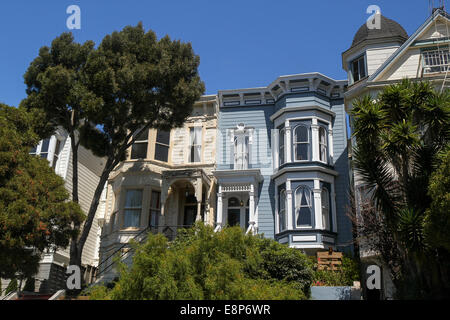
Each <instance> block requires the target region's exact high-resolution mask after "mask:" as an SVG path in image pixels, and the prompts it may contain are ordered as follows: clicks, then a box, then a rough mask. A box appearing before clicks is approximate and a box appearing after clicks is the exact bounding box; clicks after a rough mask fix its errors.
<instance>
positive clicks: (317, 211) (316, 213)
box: [313, 180, 323, 230]
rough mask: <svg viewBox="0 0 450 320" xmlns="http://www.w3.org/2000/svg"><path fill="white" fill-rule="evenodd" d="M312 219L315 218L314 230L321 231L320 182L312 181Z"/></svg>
mask: <svg viewBox="0 0 450 320" xmlns="http://www.w3.org/2000/svg"><path fill="white" fill-rule="evenodd" d="M313 193H314V217H315V220H314V221H315V225H316V226H315V229H319V230H322V229H323V224H322V201H321V193H322V190H321V189H320V181H319V180H314V189H313Z"/></svg>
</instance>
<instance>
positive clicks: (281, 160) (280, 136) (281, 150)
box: [278, 129, 285, 165]
mask: <svg viewBox="0 0 450 320" xmlns="http://www.w3.org/2000/svg"><path fill="white" fill-rule="evenodd" d="M284 138H285V129H281V130H280V135H279V141H280V142H279V144H280V148H279V151H278V155H279V157H280V165H282V164H283V163H284V161H285V159H284V149H285V146H284Z"/></svg>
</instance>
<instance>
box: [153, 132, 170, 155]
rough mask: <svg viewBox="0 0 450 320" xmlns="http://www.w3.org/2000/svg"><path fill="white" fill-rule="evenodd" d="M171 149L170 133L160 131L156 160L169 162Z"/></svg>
mask: <svg viewBox="0 0 450 320" xmlns="http://www.w3.org/2000/svg"><path fill="white" fill-rule="evenodd" d="M169 148H170V131H162V130H158V132H157V133H156V142H155V160H159V161H164V162H168V161H169Z"/></svg>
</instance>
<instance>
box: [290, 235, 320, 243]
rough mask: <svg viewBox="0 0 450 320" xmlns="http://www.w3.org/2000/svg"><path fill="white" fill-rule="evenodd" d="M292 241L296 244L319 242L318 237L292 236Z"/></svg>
mask: <svg viewBox="0 0 450 320" xmlns="http://www.w3.org/2000/svg"><path fill="white" fill-rule="evenodd" d="M292 241H295V242H302V241H305V242H310V241H317V236H292Z"/></svg>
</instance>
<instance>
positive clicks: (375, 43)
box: [342, 8, 450, 299]
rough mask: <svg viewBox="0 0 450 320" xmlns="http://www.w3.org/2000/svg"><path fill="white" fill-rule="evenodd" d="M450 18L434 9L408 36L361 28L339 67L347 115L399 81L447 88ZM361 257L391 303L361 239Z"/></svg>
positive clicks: (361, 188) (357, 184) (362, 193)
mask: <svg viewBox="0 0 450 320" xmlns="http://www.w3.org/2000/svg"><path fill="white" fill-rule="evenodd" d="M449 18H450V17H449V15H448V14H447V13H446V12H445V11H443V10H442V8H440V9H435V10H433V13H432V14H431V15H430V16H429V17H428V19H427V20H426V21H425V22H424V23H422V25H421V26H420V27H419V28H418V29H417V30H416V31H415V32H414V33H413V34H412V35H411V36H408V34H407V33H406V31H405V30H404V29H403V27H402V26H401V25H400V24H398V23H397V22H395V21H393V20H391V19H388V18H386V17H384V16H382V15H381V14H380V13H378V19H380V26H381V28H380V29H368V28H367V26H366V24H363V25H362V26H361V27H360V29H359V30H358V31H357V33H356V34H355V36H354V38H353V42H352V44H351V46H350V48H349V49H348V50H346V51H345V52H344V53H342V66H343V68H344V70H345V71H347V73H348V89H347V90H346V92H345V94H344V100H345V108H346V111H347V113H350V112H351V110H352V108H353V101H355V99H357V98H358V97H362V96H365V95H370V96H371V97H373V98H374V99H375V98H376V96H377V95H378V93H379V92H380V91H381V90H382V89H383V88H384V87H386V86H388V85H390V84H394V83H398V82H399V81H401V80H402V79H404V78H408V79H410V80H412V81H421V80H426V81H430V82H431V83H432V84H433V85H434V87H435V89H436V90H443V89H445V88H448V87H449V86H448V85H449V81H448V80H449V79H448V69H449V63H450V53H449V43H450V38H449V37H450V31H449V30H450V21H449ZM350 119H351V117H350ZM350 123H352V121H350ZM353 143H354V141H353ZM353 178H354V179H353V180H354V181H353V183H354V190H355V203H356V210H357V213H358V212H360V210H361V208H362V206H363V205H364V203H365V201H366V200H367V199H368V194H367V192H366V186H365V184H364V182H363V181H362V179H361V178H360V177H359V176H358V174H356V173H355V174H354V177H353ZM360 256H361V260H362V262H363V264H365V265H369V264H378V265H380V266H381V267H382V268H381V269H382V274H383V277H382V278H383V281H382V290H381V291H380V293H379V296H378V298H381V299H391V298H392V297H393V294H394V288H393V285H392V281H391V279H390V277H389V272H388V270H387V268H386V267H385V266H382V265H381V263H380V261H379V259H378V253H377V252H373V251H370V250H368V249H367V247H366V246H364V239H362V242H361V244H360Z"/></svg>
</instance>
